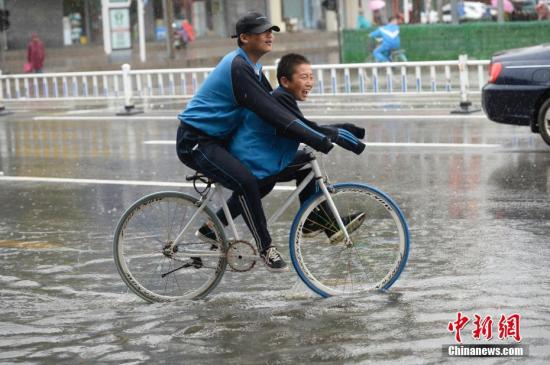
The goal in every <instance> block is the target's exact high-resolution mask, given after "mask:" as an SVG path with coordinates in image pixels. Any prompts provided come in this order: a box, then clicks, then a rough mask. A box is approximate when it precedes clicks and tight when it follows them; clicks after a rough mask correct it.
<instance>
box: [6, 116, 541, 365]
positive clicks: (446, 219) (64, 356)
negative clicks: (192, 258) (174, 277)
mask: <svg viewBox="0 0 550 365" xmlns="http://www.w3.org/2000/svg"><path fill="white" fill-rule="evenodd" d="M175 113H177V111H174V115H175ZM410 113H416V115H419V114H418V113H419V112H415V111H410ZM319 114H320V113H319ZM313 115H315V114H313ZM329 115H330V113H329ZM385 115H386V116H387V115H388V114H387V113H386V114H385ZM312 119H314V118H312ZM360 124H361V125H363V126H364V127H365V128H366V129H367V136H368V142H371V144H370V145H369V147H368V148H367V150H366V152H365V153H364V154H363V155H361V156H359V157H357V156H355V155H351V154H349V153H346V152H345V151H344V150H342V149H337V148H335V149H334V152H333V153H331V154H330V156H328V157H325V158H323V159H322V163H321V166H322V167H323V168H324V169H325V170H326V171H327V172H328V174H329V176H330V179H331V181H349V180H352V181H364V182H367V183H370V184H373V185H375V186H377V187H379V188H380V189H382V190H384V191H386V192H388V193H389V194H390V195H391V196H392V197H393V198H394V199H395V200H396V201H397V202H398V204H399V205H400V206H401V207H402V209H403V210H404V212H405V214H406V216H407V218H408V220H409V224H410V229H411V255H410V259H409V264H408V266H407V268H406V269H405V272H404V273H403V274H402V276H401V278H400V279H399V280H398V281H397V283H396V284H395V285H394V287H393V288H392V289H391V290H390V292H389V293H373V294H370V295H365V296H362V297H356V298H329V299H320V298H318V297H317V296H315V295H314V294H312V293H311V292H309V291H308V289H307V288H305V287H304V286H303V285H302V284H301V283H300V282H299V281H298V279H297V278H296V275H295V274H294V272H289V273H284V274H271V273H269V272H267V271H266V270H265V269H264V268H263V267H260V268H257V269H255V270H254V271H252V272H249V273H245V274H239V273H235V272H227V273H226V274H225V276H224V278H223V280H222V282H221V284H220V285H219V286H218V287H217V289H216V290H215V291H214V292H213V293H212V294H211V295H210V296H209V297H207V298H206V299H205V300H200V301H193V302H182V303H171V304H154V305H150V304H146V303H145V302H143V301H142V300H140V299H138V298H137V297H136V296H134V295H133V294H131V293H129V292H128V291H127V289H126V287H125V285H124V284H123V283H122V281H121V279H120V278H119V276H118V273H117V272H116V269H115V266H114V263H113V258H112V251H111V250H112V247H111V246H112V234H113V231H114V228H115V225H116V223H117V220H118V218H119V217H120V215H121V214H122V213H123V211H124V209H125V208H126V207H128V206H129V205H130V204H131V203H132V202H133V201H135V200H137V199H138V198H139V197H140V196H142V195H144V194H146V193H151V192H154V191H158V190H180V191H185V192H192V189H190V188H186V187H160V186H142V185H139V184H137V183H136V184H126V183H124V184H113V183H112V181H113V180H116V181H120V180H128V181H134V182H139V181H146V182H147V181H158V182H176V183H178V182H183V177H184V176H185V175H186V174H188V173H189V170H187V169H186V168H185V167H184V166H183V165H181V163H180V162H179V161H178V160H177V157H176V156H175V152H174V146H173V145H172V144H170V142H167V143H157V144H154V143H153V144H151V143H144V142H145V141H173V139H174V137H175V129H176V126H177V124H176V121H175V120H173V121H171V120H164V119H162V120H155V119H154V118H151V120H149V121H147V120H132V121H130V120H127V121H125V120H109V121H98V120H58V121H56V120H55V117H52V120H49V121H48V120H41V121H33V120H32V117H30V116H25V114H22V115H11V116H9V117H6V118H5V119H3V120H0V171H2V175H0V201H1V202H2V204H1V207H2V209H1V211H0V216H1V218H0V258H1V260H2V265H1V268H0V360H1V361H6V362H21V361H27V362H28V363H71V364H72V363H91V362H95V363H98V362H100V363H117V364H118V363H151V362H165V363H197V364H220V363H225V364H258V363H267V364H277V363H280V364H319V363H326V364H347V363H350V364H351V363H373V364H382V363H413V364H415V363H441V362H445V361H446V360H448V358H446V357H443V356H442V352H441V347H442V346H443V345H446V344H452V343H453V342H454V335H453V333H451V332H449V331H448V329H447V326H448V323H449V322H450V321H455V320H456V316H457V312H458V311H461V312H462V313H463V314H466V315H468V317H470V318H473V317H474V314H479V315H480V316H482V317H484V316H486V315H491V316H492V318H493V320H494V321H495V323H494V328H493V332H494V334H493V335H494V338H493V339H492V340H490V341H487V340H484V339H482V340H475V339H473V338H472V334H471V331H472V330H473V329H474V327H473V323H469V324H468V325H467V326H466V327H465V329H464V330H463V333H462V337H463V342H464V343H491V344H502V343H510V342H511V343H513V342H514V341H513V340H511V341H510V339H508V340H501V339H499V338H498V326H497V322H498V318H500V316H501V314H505V315H511V314H513V313H519V314H521V316H522V321H521V336H522V338H523V340H522V344H526V345H528V346H529V357H528V358H526V359H523V360H520V361H521V362H525V363H529V364H532V363H540V364H543V363H548V362H549V361H550V319H549V314H550V304H549V303H550V294H548V293H549V292H550V280H549V279H548V278H549V277H550V275H549V274H550V268H549V266H548V262H549V259H550V248H549V245H548V244H549V239H548V237H550V202H549V194H550V148H548V146H546V145H544V144H543V142H542V141H541V139H540V137H539V136H537V135H532V134H531V133H530V132H529V130H528V128H516V127H512V126H505V125H497V124H494V123H491V122H488V121H487V120H486V119H484V118H482V117H480V118H464V119H457V118H454V119H445V118H444V117H441V118H440V119H437V118H430V119H427V120H421V119H411V120H407V119H406V118H401V119H399V120H395V121H392V120H388V119H387V118H385V119H380V120H376V119H369V120H364V121H360ZM417 143H422V144H421V145H417ZM461 144H468V145H467V146H461ZM476 145H477V146H476ZM10 177H25V179H21V180H17V181H14V180H10V179H9V178H10ZM46 177H47V178H52V180H50V181H37V180H33V178H46ZM56 179H60V180H56ZM62 179H73V180H62ZM80 179H94V181H81V182H79V181H78V180H80ZM110 181H111V182H110ZM286 194H288V192H286V191H284V190H278V191H275V192H274V193H272V195H271V196H269V197H268V198H267V199H266V200H265V205H266V210H267V211H268V215H269V212H274V211H275V208H276V207H277V206H278V205H279V204H280V203H281V202H282V201H283V199H284V198H285V196H286ZM296 208H297V207H296V206H294V207H293V211H296ZM292 218H293V214H291V213H289V214H287V215H285V216H284V217H283V218H282V221H281V223H278V224H276V225H275V226H273V227H271V231H272V233H273V236H274V239H275V243H276V244H277V245H278V246H279V247H280V248H282V251H283V252H286V251H285V248H286V247H287V245H288V228H289V224H290V221H291V219H292ZM241 224H242V223H241ZM245 238H247V237H245ZM248 239H250V237H248ZM287 257H288V255H287ZM472 321H473V320H472ZM478 360H479V359H478ZM508 360H509V359H508ZM466 361H467V360H466V359H465V360H464V362H466ZM504 361H505V360H502V359H496V358H492V359H484V360H483V361H481V362H482V363H503V362H504Z"/></svg>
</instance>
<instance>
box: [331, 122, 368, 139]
mask: <svg viewBox="0 0 550 365" xmlns="http://www.w3.org/2000/svg"><path fill="white" fill-rule="evenodd" d="M332 126H333V127H336V128H342V129H345V130H347V131H348V132H350V133H351V134H353V135H354V136H355V137H357V138H359V139H363V138H365V128H360V127H358V126H356V125H355V124H352V123H340V124H332Z"/></svg>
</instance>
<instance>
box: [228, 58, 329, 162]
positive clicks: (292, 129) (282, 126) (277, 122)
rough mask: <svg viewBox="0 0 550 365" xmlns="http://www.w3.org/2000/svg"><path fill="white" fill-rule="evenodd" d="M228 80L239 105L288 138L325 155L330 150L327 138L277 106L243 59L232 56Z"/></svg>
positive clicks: (280, 106)
mask: <svg viewBox="0 0 550 365" xmlns="http://www.w3.org/2000/svg"><path fill="white" fill-rule="evenodd" d="M262 76H263V75H262ZM231 81H232V84H233V94H234V95H235V100H236V101H237V104H238V105H240V106H242V107H245V108H247V109H249V110H251V111H252V112H254V113H255V114H257V115H258V116H259V117H260V118H262V119H263V120H264V121H266V122H267V123H269V124H271V125H272V126H274V127H275V128H276V129H277V130H280V131H282V132H283V133H284V134H285V135H287V136H289V137H290V138H294V139H296V140H297V141H299V142H303V143H305V144H307V145H309V146H311V147H313V148H314V149H316V150H318V151H321V152H324V153H327V152H328V151H330V150H331V149H332V147H333V146H332V143H331V142H330V140H329V138H327V136H325V135H323V134H321V133H319V132H317V131H315V130H313V129H311V128H309V127H308V126H307V125H305V124H304V123H303V122H302V121H301V120H300V119H299V118H297V117H296V116H294V115H293V114H292V113H291V112H289V111H288V110H286V109H285V108H284V107H283V106H282V105H280V104H279V103H277V101H276V100H275V98H274V97H273V96H272V95H271V94H270V93H269V92H270V91H271V90H269V89H268V88H267V87H266V86H263V85H262V84H261V83H260V81H259V79H258V76H257V75H256V74H255V73H254V70H253V69H252V67H250V65H249V64H248V63H247V62H246V61H245V60H244V59H243V58H242V57H239V56H237V57H235V59H234V60H233V63H232V64H231ZM266 84H267V85H269V83H266ZM269 88H270V86H269Z"/></svg>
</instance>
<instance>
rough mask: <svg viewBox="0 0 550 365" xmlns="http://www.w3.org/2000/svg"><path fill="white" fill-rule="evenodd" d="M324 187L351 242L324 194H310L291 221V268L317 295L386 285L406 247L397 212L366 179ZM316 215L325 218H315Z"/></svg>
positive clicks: (400, 266)
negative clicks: (361, 182) (365, 182)
mask: <svg viewBox="0 0 550 365" xmlns="http://www.w3.org/2000/svg"><path fill="white" fill-rule="evenodd" d="M329 191H330V194H331V198H332V200H333V201H334V203H335V205H336V208H337V210H338V212H339V214H340V217H341V218H342V221H343V222H344V224H345V225H346V227H347V230H348V233H349V236H350V239H351V242H348V243H346V242H345V241H346V240H345V239H344V237H343V234H342V232H338V231H339V228H337V223H336V222H335V220H334V218H332V219H331V218H330V217H333V215H332V213H330V212H327V210H328V204H327V203H326V197H325V195H324V194H323V193H322V192H320V193H318V194H316V195H314V196H313V197H311V198H310V199H309V200H308V201H307V202H306V203H304V205H303V206H302V208H301V209H300V211H299V212H298V214H297V215H296V218H295V219H294V222H293V224H292V230H291V233H290V256H291V259H292V263H293V265H294V268H295V269H296V272H297V273H298V275H299V276H300V278H301V279H302V280H303V282H304V283H305V284H306V285H307V286H308V287H309V288H310V289H312V290H313V291H314V292H316V293H317V294H319V295H321V296H323V297H328V296H333V295H346V294H357V293H361V292H365V291H368V290H373V289H388V288H389V287H390V286H391V285H392V284H393V283H394V282H395V281H396V280H397V278H398V277H399V275H400V274H401V272H402V271H403V269H404V267H405V265H406V263H407V258H408V253H409V230H408V226H407V222H406V220H405V217H404V215H403V213H402V212H401V210H400V209H399V207H398V206H397V204H395V203H394V202H393V201H392V199H391V198H390V197H388V196H387V195H386V194H385V193H383V192H382V191H380V190H378V189H376V188H373V187H370V186H368V185H364V184H355V183H342V184H336V185H333V186H331V187H329ZM319 216H325V217H328V218H327V219H325V220H324V221H323V220H321V221H322V222H323V224H320V219H319ZM316 225H317V226H316ZM312 227H315V228H316V229H317V231H316V232H315V231H314V230H313V229H312Z"/></svg>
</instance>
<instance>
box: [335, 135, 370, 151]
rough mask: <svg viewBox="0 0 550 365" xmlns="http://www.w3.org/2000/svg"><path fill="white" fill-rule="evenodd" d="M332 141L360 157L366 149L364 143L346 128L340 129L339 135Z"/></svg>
mask: <svg viewBox="0 0 550 365" xmlns="http://www.w3.org/2000/svg"><path fill="white" fill-rule="evenodd" d="M363 132H364V130H363ZM332 141H333V142H334V143H336V144H337V145H339V146H341V147H343V148H345V149H346V150H349V151H351V152H353V153H355V154H356V155H360V154H361V152H363V150H364V149H365V147H366V145H365V144H364V143H363V142H361V141H360V140H358V139H357V138H356V137H355V136H354V135H353V134H352V133H351V132H349V131H348V130H346V129H344V128H338V133H337V135H336V136H335V137H334V138H333V139H332Z"/></svg>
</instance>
